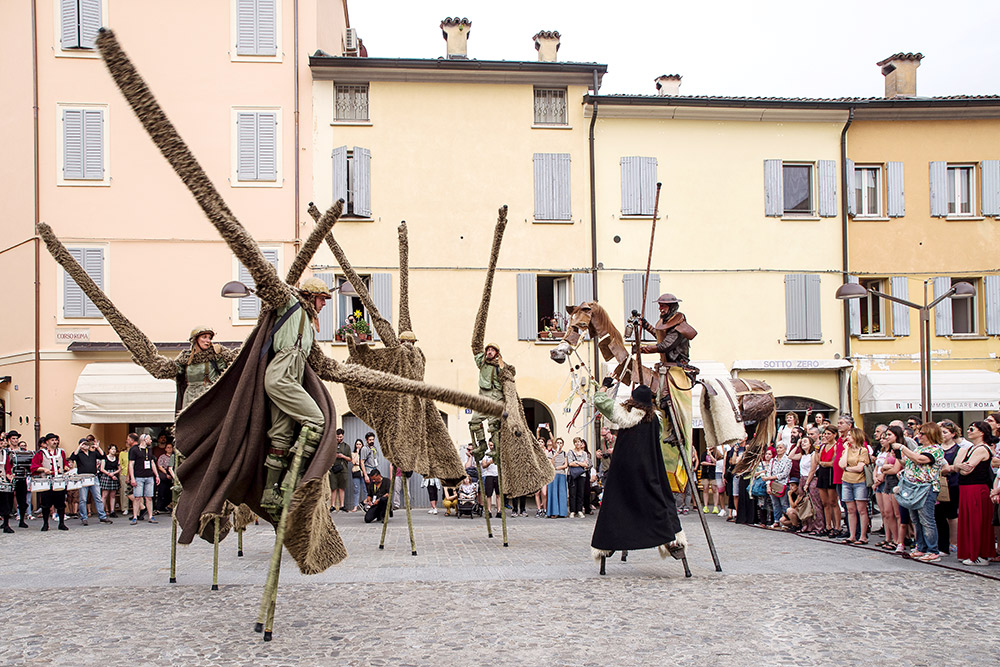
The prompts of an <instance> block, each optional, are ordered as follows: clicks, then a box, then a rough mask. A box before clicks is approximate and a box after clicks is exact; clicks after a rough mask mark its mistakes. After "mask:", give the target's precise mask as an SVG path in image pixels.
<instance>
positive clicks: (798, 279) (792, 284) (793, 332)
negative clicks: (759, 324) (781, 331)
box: [785, 273, 806, 340]
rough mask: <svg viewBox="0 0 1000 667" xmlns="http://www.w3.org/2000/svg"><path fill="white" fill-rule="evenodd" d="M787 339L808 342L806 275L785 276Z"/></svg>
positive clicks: (792, 274)
mask: <svg viewBox="0 0 1000 667" xmlns="http://www.w3.org/2000/svg"><path fill="white" fill-rule="evenodd" d="M785 339H786V340H806V274H804V273H790V274H788V275H786V276H785Z"/></svg>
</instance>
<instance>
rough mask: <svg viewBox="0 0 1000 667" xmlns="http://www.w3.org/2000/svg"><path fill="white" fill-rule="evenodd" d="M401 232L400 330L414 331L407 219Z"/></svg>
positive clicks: (401, 225)
mask: <svg viewBox="0 0 1000 667" xmlns="http://www.w3.org/2000/svg"><path fill="white" fill-rule="evenodd" d="M396 232H397V233H398V234H399V330H400V331H413V323H412V322H410V239H409V236H408V234H407V229H406V220H403V221H402V222H400V223H399V227H397V228H396Z"/></svg>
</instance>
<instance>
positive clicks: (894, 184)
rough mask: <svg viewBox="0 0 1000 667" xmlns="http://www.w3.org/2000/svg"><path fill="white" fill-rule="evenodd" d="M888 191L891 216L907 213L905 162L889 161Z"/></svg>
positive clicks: (900, 215) (896, 216)
mask: <svg viewBox="0 0 1000 667" xmlns="http://www.w3.org/2000/svg"><path fill="white" fill-rule="evenodd" d="M885 171H886V191H887V192H888V195H889V210H888V213H889V217H890V218H902V217H903V216H905V215H906V198H905V197H904V193H903V163H902V162H887V163H886V165H885Z"/></svg>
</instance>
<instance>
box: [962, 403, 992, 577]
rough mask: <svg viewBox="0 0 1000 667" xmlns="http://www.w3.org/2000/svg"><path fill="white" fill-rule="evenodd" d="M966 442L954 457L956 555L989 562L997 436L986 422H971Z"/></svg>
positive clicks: (967, 560) (967, 562) (973, 561)
mask: <svg viewBox="0 0 1000 667" xmlns="http://www.w3.org/2000/svg"><path fill="white" fill-rule="evenodd" d="M968 435H969V444H968V445H966V446H964V447H962V448H961V450H960V451H959V453H958V456H956V457H955V461H956V463H955V468H956V469H957V470H958V473H959V478H958V484H959V487H960V488H961V493H959V496H958V559H959V560H961V561H962V563H963V564H964V565H989V564H990V559H991V558H996V555H997V552H996V545H995V544H994V542H993V527H992V525H991V524H992V523H993V521H992V519H993V504H992V503H990V477H991V475H992V471H991V470H990V459H992V457H993V452H992V448H991V447H990V445H992V444H994V442H995V441H996V438H994V437H993V431H992V430H991V429H990V426H989V424H987V423H986V422H981V421H979V422H973V423H972V424H971V425H970V426H969V430H968Z"/></svg>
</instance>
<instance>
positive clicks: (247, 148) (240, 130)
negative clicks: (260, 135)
mask: <svg viewBox="0 0 1000 667" xmlns="http://www.w3.org/2000/svg"><path fill="white" fill-rule="evenodd" d="M236 150H237V160H236V179H237V180H239V181H254V180H257V114H255V113H254V112H252V111H240V112H239V113H237V114H236Z"/></svg>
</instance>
